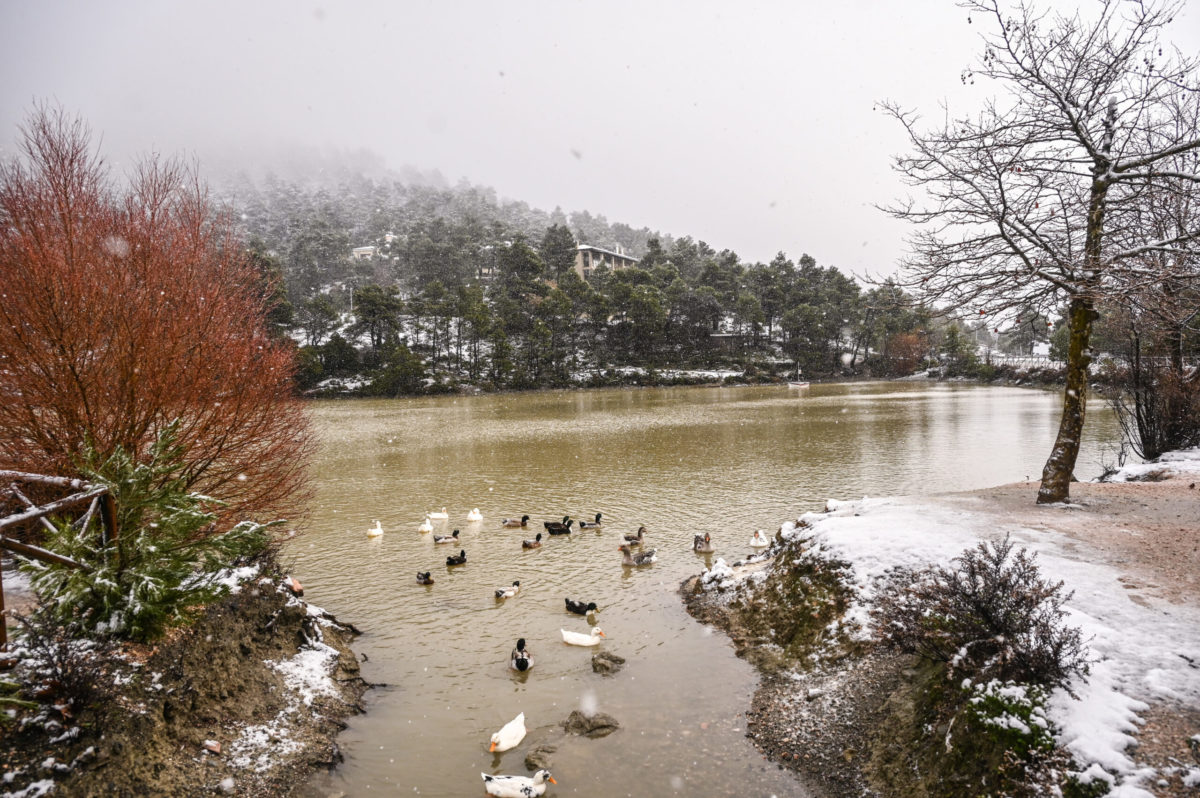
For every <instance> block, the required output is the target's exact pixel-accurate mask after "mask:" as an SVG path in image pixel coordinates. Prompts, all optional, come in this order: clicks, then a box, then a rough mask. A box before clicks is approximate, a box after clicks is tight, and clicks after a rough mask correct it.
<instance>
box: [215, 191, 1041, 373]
mask: <svg viewBox="0 0 1200 798" xmlns="http://www.w3.org/2000/svg"><path fill="white" fill-rule="evenodd" d="M227 194H228V199H229V201H230V202H231V204H232V206H233V208H234V210H235V212H236V213H237V214H239V215H240V217H241V219H242V220H243V223H244V225H245V228H246V233H247V236H248V239H249V240H250V241H251V246H252V250H253V253H254V256H255V257H256V259H257V260H258V262H259V264H260V267H261V268H262V269H263V270H264V271H265V272H268V273H271V274H273V275H275V276H276V277H277V278H278V281H279V284H280V293H279V296H278V299H279V306H278V307H277V308H276V310H275V313H274V316H273V321H274V322H275V323H276V325H277V327H278V328H279V329H280V330H281V332H283V333H285V334H288V335H290V336H291V337H292V338H293V339H295V340H296V341H297V342H298V344H299V348H300V352H299V354H300V362H301V370H300V374H299V382H300V388H301V389H302V390H304V391H313V390H320V389H322V388H325V389H329V390H342V391H344V390H345V389H346V386H347V385H351V386H352V387H353V391H354V392H355V393H357V394H360V395H384V396H393V395H398V394H407V393H420V392H430V391H438V390H455V389H458V388H459V387H460V386H461V385H463V384H470V385H476V386H481V387H484V388H489V389H506V388H533V387H562V386H569V385H578V384H608V383H611V382H622V381H632V380H634V379H636V380H637V381H641V382H645V381H647V380H651V381H653V380H654V379H656V378H655V376H654V375H655V374H656V373H658V372H661V370H663V369H718V368H726V369H734V370H737V371H738V372H741V373H744V374H747V375H750V376H751V377H752V378H753V377H754V376H755V375H758V376H759V377H761V378H763V379H785V378H786V377H787V376H789V375H792V376H794V375H796V374H803V375H804V376H805V377H813V378H820V377H830V376H843V375H861V374H870V375H875V376H894V375H901V374H908V373H912V372H913V371H914V370H916V369H918V368H921V367H923V366H927V365H940V366H943V367H946V366H948V367H949V368H950V369H952V370H953V369H957V370H959V371H969V369H970V368H971V367H972V363H974V361H975V354H974V353H975V350H976V346H977V345H978V344H980V343H983V344H986V345H989V346H993V345H996V344H997V343H1004V344H1006V346H1007V347H1008V348H1010V349H1012V350H1013V351H1025V352H1028V351H1029V346H1030V345H1031V344H1032V343H1033V342H1034V341H1037V340H1044V339H1045V337H1046V334H1047V327H1048V325H1047V324H1046V323H1045V321H1044V320H1041V319H1038V320H1036V321H1034V323H1032V324H1029V325H1018V327H1017V328H1016V330H1015V331H1014V332H1013V333H1010V334H1009V335H1007V336H1006V338H1007V339H1008V340H1006V341H1003V342H998V341H997V340H996V336H995V334H994V333H993V332H992V331H990V330H987V329H986V327H985V326H984V325H983V324H978V323H977V324H976V325H975V327H974V329H968V328H967V327H965V326H963V325H960V324H957V323H947V322H945V321H943V320H939V319H936V318H934V316H933V314H932V313H931V312H930V311H929V310H928V309H926V308H924V307H922V306H921V305H920V303H919V302H917V301H915V299H914V298H913V297H911V296H909V295H907V294H905V293H904V292H903V291H901V290H900V289H899V288H898V287H897V286H896V285H894V284H892V283H890V282H884V283H882V284H879V285H874V286H871V287H869V288H864V287H862V286H860V284H859V283H858V282H856V281H855V280H853V279H851V278H850V277H847V276H846V275H844V274H842V273H841V272H840V271H838V270H837V269H836V268H833V267H822V266H820V265H818V264H817V262H816V261H815V260H814V259H813V258H811V257H809V256H808V255H802V256H801V257H800V258H799V259H798V260H797V261H793V260H791V259H789V258H788V257H786V256H785V255H784V254H783V253H780V254H779V255H777V256H776V257H775V258H774V259H773V260H772V261H771V262H770V263H765V264H764V263H743V262H742V261H741V259H740V258H739V257H738V255H737V253H735V252H733V251H731V250H728V249H726V250H721V251H719V252H718V251H716V250H714V249H713V248H712V247H710V246H708V245H707V244H706V243H704V242H703V241H696V240H693V239H692V238H690V237H686V236H684V237H679V238H672V237H670V236H665V235H661V234H658V233H656V232H653V231H650V230H649V229H646V228H641V229H634V228H632V227H630V226H629V225H625V224H620V223H609V222H608V221H607V220H606V219H605V218H604V217H603V216H593V215H592V214H590V213H587V212H586V211H583V212H575V213H571V214H569V215H568V214H565V213H563V212H562V211H561V210H559V209H555V210H554V211H553V212H550V213H547V212H544V211H540V210H536V209H532V208H530V207H529V206H528V205H526V204H525V203H521V202H512V201H501V200H499V199H497V197H496V194H495V192H494V191H492V190H491V189H485V188H479V187H476V186H470V185H465V184H461V185H459V186H457V187H454V188H436V187H428V186H414V185H407V184H404V183H401V182H399V181H392V182H379V181H374V180H371V179H367V178H362V177H353V178H346V179H345V180H343V182H342V183H341V184H340V185H337V186H321V187H302V186H300V185H298V184H296V183H288V182H283V181H279V180H272V179H267V180H265V181H263V182H262V183H261V185H254V184H251V183H250V182H249V181H242V182H240V183H238V184H235V185H234V186H232V187H231V188H229V189H228V190H227ZM579 244H587V245H591V246H596V247H600V248H603V249H608V250H614V251H620V252H623V253H625V254H627V255H629V256H631V257H634V258H638V259H639V262H638V263H637V265H636V266H634V267H631V268H620V269H615V270H614V269H609V268H600V269H598V270H596V271H595V272H594V273H591V274H589V275H588V277H587V279H584V278H582V277H581V276H580V275H579V274H578V273H577V272H576V269H575V256H576V248H577V245H579ZM356 248H360V249H359V251H358V252H353V251H354V250H355V249H356ZM352 253H353V254H352ZM1023 331H1024V332H1023ZM981 339H982V340H981ZM631 375H636V377H634V376H631Z"/></svg>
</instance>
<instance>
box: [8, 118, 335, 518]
mask: <svg viewBox="0 0 1200 798" xmlns="http://www.w3.org/2000/svg"><path fill="white" fill-rule="evenodd" d="M23 133H24V138H23V142H22V145H23V146H22V153H23V155H24V158H23V159H21V160H12V161H9V162H6V163H4V164H2V165H0V293H2V294H3V297H2V299H0V468H17V469H22V470H27V471H37V472H41V473H47V474H56V475H64V476H73V475H76V474H77V473H78V469H79V468H80V467H81V464H80V462H79V460H80V458H81V456H82V453H83V452H84V450H85V448H89V449H91V450H94V451H95V452H98V453H99V454H100V455H101V456H107V455H110V454H112V453H113V452H115V451H117V450H118V448H119V449H121V450H123V451H125V452H128V453H130V454H132V455H133V456H134V457H140V456H143V455H145V453H146V452H148V451H149V450H150V449H151V447H152V446H153V445H154V442H155V441H156V440H157V438H158V436H159V434H160V433H161V432H162V431H163V430H164V429H165V428H166V427H167V426H168V425H170V424H172V422H178V441H179V443H181V444H183V445H185V446H186V449H187V457H188V461H187V465H186V470H185V473H183V474H180V475H178V476H179V478H180V479H181V480H182V481H183V483H184V485H185V487H186V488H187V489H189V490H194V491H201V492H203V493H206V494H208V495H210V496H213V497H215V498H218V499H221V500H222V501H224V502H226V503H227V506H226V508H225V510H224V515H225V519H226V520H228V521H239V520H242V519H243V518H247V517H253V516H259V517H261V516H264V515H275V514H289V515H290V516H291V517H293V518H294V517H295V513H297V512H298V511H299V510H300V504H299V500H300V499H301V498H302V497H303V496H304V493H305V485H306V477H305V470H304V469H305V461H306V457H305V455H306V453H307V451H308V449H309V447H310V445H311V443H310V441H311V438H310V435H309V432H308V424H307V420H306V416H305V414H304V411H303V408H302V407H300V405H299V404H298V403H297V402H296V401H295V400H294V399H293V398H292V395H291V378H292V372H293V356H292V354H293V352H292V347H290V346H288V345H287V344H286V342H281V341H280V340H279V339H278V338H277V337H274V336H272V335H271V334H270V331H269V329H268V327H267V324H266V314H267V312H268V310H269V309H270V299H269V297H270V295H271V286H268V285H264V280H263V278H262V275H261V274H260V273H259V272H258V271H257V270H256V269H255V268H254V267H253V265H252V264H251V263H250V261H249V259H248V257H247V254H246V251H245V249H244V248H243V247H242V245H241V242H240V241H239V240H238V239H237V238H236V237H235V236H234V233H233V230H234V227H233V225H232V224H231V222H230V220H229V219H228V218H227V217H225V216H222V215H221V214H219V213H217V212H216V211H215V209H214V206H213V205H212V204H211V203H210V202H209V201H208V198H207V196H206V195H205V192H204V190H203V188H202V186H200V185H199V184H198V182H197V181H196V180H195V177H194V175H193V173H192V172H191V171H190V170H188V169H185V168H183V167H181V166H180V165H179V164H177V163H174V162H163V161H159V160H150V161H148V162H146V163H144V164H142V165H141V166H139V167H138V168H137V169H136V170H135V171H134V173H133V174H131V175H130V176H129V178H128V182H127V183H126V184H123V185H122V186H121V187H120V188H119V189H118V188H117V187H116V186H114V184H113V182H112V181H110V180H109V178H108V177H107V174H106V171H105V169H104V167H103V165H102V163H101V162H100V160H99V158H98V157H97V155H96V154H95V152H94V150H93V148H92V144H91V136H90V133H89V131H88V129H87V128H86V126H85V125H84V124H83V123H82V122H81V121H79V120H77V119H72V118H69V117H68V116H67V115H65V114H64V113H63V112H62V111H61V110H54V109H48V108H41V109H39V110H37V111H36V112H35V113H34V114H33V115H32V116H31V119H30V121H29V122H28V123H27V124H26V126H25V127H24V129H23ZM263 520H266V519H263Z"/></svg>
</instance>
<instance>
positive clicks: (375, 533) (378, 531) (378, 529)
mask: <svg viewBox="0 0 1200 798" xmlns="http://www.w3.org/2000/svg"><path fill="white" fill-rule="evenodd" d="M382 534H383V527H382V526H380V525H379V522H378V521H376V522H375V526H373V527H371V528H370V529H368V530H367V537H369V538H377V537H379V536H380V535H382Z"/></svg>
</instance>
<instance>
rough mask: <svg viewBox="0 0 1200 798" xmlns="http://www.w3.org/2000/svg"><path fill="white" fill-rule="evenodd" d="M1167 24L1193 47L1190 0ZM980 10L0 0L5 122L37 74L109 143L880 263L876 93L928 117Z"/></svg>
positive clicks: (884, 252) (969, 93)
mask: <svg viewBox="0 0 1200 798" xmlns="http://www.w3.org/2000/svg"><path fill="white" fill-rule="evenodd" d="M1192 5H1193V8H1189V9H1187V10H1186V11H1185V13H1184V14H1182V15H1181V16H1180V19H1179V20H1178V21H1177V22H1176V25H1175V28H1174V31H1173V34H1172V35H1173V36H1174V38H1175V41H1177V42H1178V43H1179V44H1180V45H1181V46H1183V45H1190V46H1191V48H1192V49H1191V52H1193V53H1195V52H1196V51H1197V42H1198V41H1200V12H1198V10H1197V9H1196V8H1195V7H1194V6H1196V5H1198V4H1196V3H1193V4H1192ZM980 22H981V21H980V20H976V21H975V23H974V24H973V25H972V24H968V21H967V13H966V11H964V10H962V9H960V8H958V7H957V6H955V5H954V3H953V2H951V0H903V2H895V1H889V2H884V1H880V2H875V1H873V0H844V1H843V2H837V3H834V2H820V3H817V2H802V1H800V0H779V2H774V3H731V2H728V1H727V0H721V1H720V2H694V1H691V0H689V1H688V2H620V1H618V2H612V1H611V0H590V1H589V2H551V1H550V0H546V1H545V2H522V1H519V0H487V1H486V2H442V1H438V2H407V1H405V2H401V1H399V0H395V1H393V2H385V1H384V0H375V1H371V0H361V1H360V2H322V3H314V2H304V0H299V1H297V0H263V1H261V2H260V1H257V0H206V1H205V2H188V3H184V2H169V1H168V0H145V1H144V2H138V1H135V0H106V1H105V2H92V1H91V0H81V1H79V2H64V1H63V0H36V2H34V0H29V1H28V2H25V1H23V0H0V74H2V75H3V83H2V86H3V88H2V89H0V91H2V92H3V103H0V130H2V134H0V144H2V145H3V147H4V150H5V152H9V153H11V151H12V146H13V143H14V141H15V138H16V135H17V130H16V126H17V124H18V123H19V122H20V121H21V120H22V119H23V118H24V117H25V116H26V115H27V113H28V111H29V109H30V108H31V107H32V105H33V103H34V101H35V100H40V99H49V100H52V101H56V102H58V103H59V104H61V105H62V106H63V107H64V108H66V109H67V110H68V111H71V112H73V113H78V114H79V115H81V116H83V117H84V118H85V119H86V120H87V121H88V122H89V123H90V124H91V126H92V128H93V129H94V130H95V131H96V132H97V133H99V134H102V136H103V151H104V154H105V156H106V158H107V160H108V161H109V162H110V163H114V164H116V165H118V166H119V165H120V164H121V163H123V162H124V161H125V160H126V159H128V158H129V157H130V155H131V154H133V153H138V152H146V151H148V150H151V149H154V150H157V151H160V152H165V153H185V154H194V155H195V156H196V157H198V158H199V159H200V162H201V167H202V168H203V166H204V164H205V163H206V162H207V163H210V164H217V163H225V162H229V161H232V162H234V163H237V162H245V163H247V164H259V163H262V162H263V161H264V160H265V159H269V158H270V157H271V154H272V153H278V152H283V151H289V150H292V149H295V148H297V147H300V148H321V149H325V148H330V149H334V150H351V151H354V150H369V151H371V152H373V153H376V154H378V155H379V156H380V158H382V160H383V162H384V163H385V164H386V165H387V166H390V167H394V168H400V167H402V166H405V165H410V166H413V167H416V168H418V169H421V170H423V171H432V170H437V171H439V172H440V173H441V174H442V175H444V176H445V177H446V179H447V180H449V181H450V182H457V181H458V180H460V179H464V178H465V179H466V180H468V181H470V182H472V183H478V184H483V185H489V186H492V187H494V188H495V189H496V190H497V191H498V192H499V194H500V195H501V196H502V197H508V198H512V199H519V200H524V201H526V202H528V203H529V204H531V205H533V206H536V207H541V208H544V209H546V210H551V209H553V208H554V207H555V206H561V207H562V208H563V209H564V210H565V211H568V212H570V211H573V210H583V209H586V210H589V211H591V212H592V213H595V214H603V215H604V216H606V217H607V218H608V220H609V221H620V222H625V223H628V224H630V225H633V226H634V227H649V228H651V229H657V230H660V231H662V232H664V233H669V234H672V235H676V236H682V235H691V236H693V237H695V238H697V239H701V240H704V241H706V242H708V243H709V244H710V245H712V246H714V247H716V248H717V249H723V248H730V249H733V250H735V251H736V252H738V254H739V255H741V256H742V259H743V260H746V261H766V260H769V259H770V258H771V257H773V256H774V254H775V253H776V252H778V251H781V250H782V251H784V252H786V253H787V254H788V255H789V256H791V257H793V258H795V257H798V256H799V255H800V254H801V253H805V252H807V253H809V254H811V255H812V256H813V257H815V258H816V259H817V260H818V262H820V263H821V264H822V265H834V266H838V267H839V268H841V269H842V270H843V271H846V272H853V273H859V274H861V273H864V272H868V271H869V272H875V273H879V272H885V271H890V270H891V269H892V268H893V266H894V264H895V262H896V261H897V259H898V258H899V257H901V255H902V254H903V249H904V243H903V239H904V234H905V232H906V230H905V228H904V227H903V226H902V225H900V224H899V223H897V222H894V221H892V220H890V219H888V218H887V217H886V216H884V215H883V214H882V213H881V212H879V211H878V210H876V209H875V208H874V204H876V203H887V202H889V201H890V200H892V199H894V198H896V197H898V196H901V195H902V194H903V191H904V189H903V187H902V186H901V185H900V183H899V181H898V180H897V179H896V177H895V176H894V174H893V173H892V172H891V169H890V162H889V156H890V155H892V154H894V153H896V152H899V151H901V150H903V149H904V146H905V143H904V139H903V137H902V135H901V134H900V131H899V130H898V129H897V127H896V126H895V125H894V124H890V123H889V122H888V120H887V119H886V118H885V117H884V116H883V114H882V113H880V112H878V111H876V110H875V109H874V107H873V106H874V103H875V102H876V101H878V100H884V99H894V100H897V101H899V102H900V103H902V104H903V105H905V106H909V107H914V108H919V109H921V111H922V112H923V113H924V114H925V115H926V116H927V117H938V116H939V115H940V112H939V103H941V102H943V101H945V102H947V103H948V104H949V105H950V107H951V108H952V109H954V110H956V111H960V110H966V109H968V108H970V107H971V106H973V105H974V104H975V103H976V102H977V101H978V99H979V98H980V97H981V96H982V94H983V93H984V92H986V91H990V89H988V88H987V87H985V86H980V85H977V86H974V87H964V86H963V85H962V84H961V82H960V79H959V76H960V74H961V72H962V69H963V68H964V67H966V66H968V65H970V64H971V63H973V62H974V60H975V58H976V56H977V55H978V53H979V51H980V46H979V39H978V33H979V30H980V28H981V25H980Z"/></svg>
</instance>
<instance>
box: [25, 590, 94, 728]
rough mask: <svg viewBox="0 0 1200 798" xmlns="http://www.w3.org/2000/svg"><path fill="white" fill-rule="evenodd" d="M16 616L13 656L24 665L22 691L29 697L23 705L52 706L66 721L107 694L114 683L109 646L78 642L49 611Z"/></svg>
mask: <svg viewBox="0 0 1200 798" xmlns="http://www.w3.org/2000/svg"><path fill="white" fill-rule="evenodd" d="M13 618H15V619H16V621H17V624H18V628H17V633H16V635H15V640H14V644H13V652H14V653H15V654H17V655H18V658H19V660H20V662H21V665H20V671H21V673H20V674H19V675H20V677H21V678H20V685H21V690H22V693H23V694H24V697H25V698H26V699H31V701H26V702H22V704H21V705H22V706H24V707H29V706H36V704H34V703H33V702H35V701H37V702H43V703H50V704H54V705H55V706H56V707H58V708H59V711H60V712H61V713H62V715H63V717H64V718H67V717H77V716H78V715H79V714H80V713H81V712H82V711H83V710H84V709H86V708H87V707H89V706H91V705H92V704H95V703H99V702H102V701H103V700H105V698H107V697H108V696H109V694H110V692H111V689H112V688H111V685H112V679H111V678H110V677H109V676H108V675H107V674H106V670H107V668H108V666H109V663H110V661H111V659H112V656H113V649H112V647H111V644H109V643H107V642H105V641H102V640H84V639H79V638H76V637H74V636H72V635H71V633H70V631H69V630H68V629H67V627H65V626H63V625H62V624H59V623H57V622H55V620H54V619H53V618H52V617H50V615H49V614H47V613H34V614H33V615H30V616H25V615H21V614H19V613H13Z"/></svg>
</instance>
